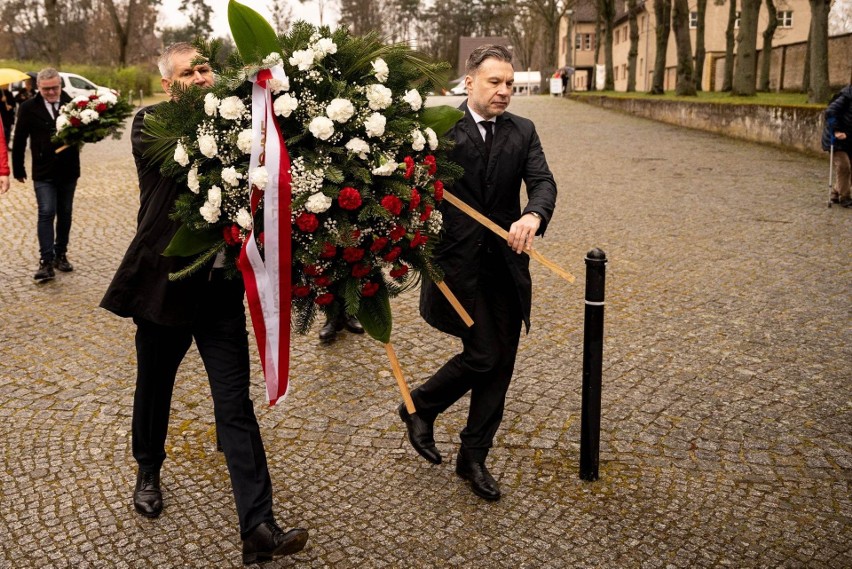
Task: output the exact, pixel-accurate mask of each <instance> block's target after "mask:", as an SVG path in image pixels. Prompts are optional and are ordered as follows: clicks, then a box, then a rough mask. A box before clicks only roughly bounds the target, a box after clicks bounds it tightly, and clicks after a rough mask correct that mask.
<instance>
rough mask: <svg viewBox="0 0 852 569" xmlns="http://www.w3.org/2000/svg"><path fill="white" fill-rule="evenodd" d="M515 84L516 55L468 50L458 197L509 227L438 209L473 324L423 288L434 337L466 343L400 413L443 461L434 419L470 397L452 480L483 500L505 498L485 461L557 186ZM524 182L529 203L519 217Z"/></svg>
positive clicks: (414, 436) (443, 261)
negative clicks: (517, 100)
mask: <svg viewBox="0 0 852 569" xmlns="http://www.w3.org/2000/svg"><path fill="white" fill-rule="evenodd" d="M513 84H514V70H513V68H512V55H511V53H510V52H509V51H508V50H507V49H506V48H505V47H503V46H498V45H485V46H482V47H479V48H477V49H475V50H474V51H473V53H471V55H470V57H469V58H468V60H467V75H466V76H465V86H466V87H467V93H468V98H467V101H466V102H465V103H463V104H462V105H461V106H460V107H459V108H460V109H461V110H463V111H464V113H465V116H464V118H462V119H461V120H460V121H459V122H458V123H456V125H455V126H454V127H453V128H452V130H451V131H450V133H449V136H450V138H452V139H453V140H454V141H455V146H454V148H453V149H452V151H451V152H450V155H449V157H450V158H451V159H452V160H454V161H456V162H457V163H459V164H460V165H461V166H462V167H464V172H465V173H464V176H463V177H462V178H461V179H459V180H458V181H457V182H455V183H454V185H453V188H452V191H453V193H454V194H456V195H457V196H458V197H459V198H460V199H461V200H463V201H465V202H467V203H468V204H469V205H471V206H472V207H473V208H474V209H477V210H479V211H480V212H483V213H486V214H487V215H488V217H489V218H490V219H491V220H492V221H493V222H495V223H497V224H498V225H500V226H501V227H503V228H507V229H508V233H509V235H508V242H507V241H506V240H501V239H500V238H499V237H496V236H495V235H494V234H493V233H491V232H490V231H489V230H488V229H486V228H485V227H483V226H482V225H480V224H479V223H477V222H476V221H474V220H473V219H471V218H469V217H468V216H467V215H466V214H464V213H463V212H462V211H460V210H459V209H457V208H455V207H453V206H449V205H448V204H447V201H446V200H444V201H443V202H441V205H440V210H441V213H442V214H443V218H444V237H443V239H442V241H441V243H440V244H439V245H438V246H437V247H436V249H435V261H436V262H437V264H438V265H439V266H440V267H441V268H442V269H443V271H444V275H445V280H446V283H447V285H448V286H449V288H450V290H452V291H453V292H454V293H455V295H456V297H458V299H459V300H460V301H461V303H462V304H463V305H464V307H465V309H466V310H467V311H468V313H469V314H470V315H471V316H472V317H473V321H474V324H473V326H472V327H471V328H467V327H466V326H465V325H464V323H463V322H462V321H461V319H460V318H459V317H458V315H457V314H456V312H455V310H454V309H453V308H452V307H451V306H450V304H449V303H448V302H447V301H446V299H445V298H444V296H443V294H441V293H440V292H439V290H438V288H437V287H436V286H435V284H434V283H433V282H431V281H428V280H425V281H424V283H423V285H422V288H421V294H420V314H421V315H422V316H423V318H424V319H425V320H426V322H428V323H429V324H430V325H432V326H434V327H435V328H437V329H438V330H441V331H442V332H446V333H448V334H452V335H454V336H458V337H460V338H461V339H462V345H463V350H462V353H460V354H458V355H456V356H455V357H453V358H452V359H450V360H449V361H448V362H447V363H445V364H444V366H443V367H441V368H440V369H439V370H438V371H437V372H435V374H434V375H433V376H432V377H431V378H430V379H428V380H427V381H426V382H425V383H424V384H423V385H421V386H419V387H418V388H417V389H415V390H414V391H412V392H411V397H412V399H413V400H414V405H415V407H416V409H417V412H416V413H414V414H409V413H408V412H407V410H406V408H405V406H404V405H400V407H399V414H400V417H401V418H402V420H403V421H404V422H405V424H406V427H407V429H408V438H409V441H410V442H411V444H412V446H414V448H415V450H417V452H418V453H420V455H421V456H423V457H424V458H426V459H427V460H428V461H430V462H432V463H435V464H438V463H440V462H441V455H440V454H439V453H438V450H437V448H436V447H435V440H434V436H433V423H434V421H435V418H436V417H437V416H438V415H440V414H441V413H442V412H444V411H445V410H446V409H447V408H449V407H450V406H451V405H452V404H453V403H455V402H456V401H458V400H459V399H460V398H461V397H462V396H463V395H465V394H466V393H467V392H470V409H469V411H468V417H467V425H466V426H465V428H464V429H463V430H462V432H461V434H460V438H461V448H460V449H459V453H458V456H457V459H456V474H458V475H459V476H460V477H462V478H463V479H465V480H468V481H469V482H470V487H471V490H472V491H473V492H474V493H475V494H476V495H478V496H480V497H482V498H484V499H486V500H497V499H499V498H500V488H499V486H498V485H497V482H496V481H495V480H494V478H493V477H492V476H491V474H490V473H489V472H488V469H487V468H486V466H485V459H486V457H487V456H488V452H489V449H490V448H491V446H492V444H493V441H494V435H495V433H496V432H497V429H498V427H499V426H500V422H501V420H502V418H503V408H504V404H505V400H506V393H507V391H508V389H509V382H510V380H511V378H512V371H513V369H514V365H515V354H516V353H517V349H518V340H519V337H520V332H521V325H522V324H523V323H525V324H526V326H527V330H529V322H530V321H529V316H530V308H531V302H532V282H531V279H530V272H529V256H527V255H522V254H521V253H522V252H523V251H524V250H526V249H528V248H529V247H531V246H532V242H533V238H534V236H535V235H536V234H544V230H545V228H546V227H547V223H548V220H549V219H550V217H551V215H552V213H553V208H554V206H555V204H556V183H555V181H554V179H553V175H552V174H551V173H550V169H549V168H548V166H547V161H546V160H545V157H544V152H543V151H542V148H541V142H540V141H539V138H538V135H537V134H536V130H535V126H534V125H533V123H532V122H531V121H529V120H527V119H524V118H521V117H519V116H516V115H513V114H511V113H508V112H506V108H507V107H508V105H509V101H510V100H511V97H512V88H513ZM521 182H524V183H525V184H526V187H527V193H528V197H529V201H528V203H527V205H526V207H525V208H524V210H523V212H521V208H520V192H521Z"/></svg>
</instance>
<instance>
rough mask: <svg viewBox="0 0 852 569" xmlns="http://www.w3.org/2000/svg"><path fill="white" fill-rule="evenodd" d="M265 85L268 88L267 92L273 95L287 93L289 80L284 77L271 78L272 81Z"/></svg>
mask: <svg viewBox="0 0 852 569" xmlns="http://www.w3.org/2000/svg"><path fill="white" fill-rule="evenodd" d="M266 85H267V87H269V90H270V91H272V94H273V95H275V94H277V93H280V92H281V91H289V90H290V78H289V77H287V76H286V75H285V76H284V79H276V78H275V77H273V78H272V79H270V80H269V81H267V82H266Z"/></svg>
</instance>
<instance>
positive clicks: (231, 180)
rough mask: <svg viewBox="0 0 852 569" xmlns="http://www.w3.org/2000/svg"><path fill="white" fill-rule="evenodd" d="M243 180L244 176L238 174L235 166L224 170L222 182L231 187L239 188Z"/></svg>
mask: <svg viewBox="0 0 852 569" xmlns="http://www.w3.org/2000/svg"><path fill="white" fill-rule="evenodd" d="M242 179H243V175H242V174H240V173H239V172H237V169H236V168H234V167H233V166H228V167H227V168H222V181H223V182H225V183H226V184H228V185H229V186H239V185H240V180H242Z"/></svg>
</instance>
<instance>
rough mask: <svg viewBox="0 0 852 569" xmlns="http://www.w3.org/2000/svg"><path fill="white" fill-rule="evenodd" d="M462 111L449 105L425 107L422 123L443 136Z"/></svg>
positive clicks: (457, 120)
mask: <svg viewBox="0 0 852 569" xmlns="http://www.w3.org/2000/svg"><path fill="white" fill-rule="evenodd" d="M463 116H464V113H463V112H462V111H460V110H459V109H457V108H455V107H451V106H449V105H439V106H437V107H426V108H425V109H423V115H422V117H421V118H422V121H423V124H424V125H426V126H428V127H429V128H431V129H432V130H434V131H435V134H437V135H438V136H443V135H444V134H446V132H447V131H448V130H450V129H451V128H453V126H454V125H455V124H456V123H457V122H459V120H460V119H461V118H462V117H463Z"/></svg>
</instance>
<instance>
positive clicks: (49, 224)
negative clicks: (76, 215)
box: [12, 67, 80, 283]
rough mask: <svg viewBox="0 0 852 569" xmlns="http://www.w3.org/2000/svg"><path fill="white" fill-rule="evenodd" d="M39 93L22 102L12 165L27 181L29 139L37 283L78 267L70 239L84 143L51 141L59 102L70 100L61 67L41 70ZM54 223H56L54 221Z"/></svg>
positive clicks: (38, 80) (16, 126)
mask: <svg viewBox="0 0 852 569" xmlns="http://www.w3.org/2000/svg"><path fill="white" fill-rule="evenodd" d="M36 84H37V85H38V94H36V96H35V97H33V98H31V99H28V100H26V101H24V102H23V103H21V106H20V108H19V109H18V118H17V121H16V122H15V138H14V148H13V149H12V170H13V174H14V177H15V179H16V180H18V181H19V182H21V183H23V182H26V181H27V170H26V168H25V167H24V152H25V151H26V149H27V140H29V141H30V151H31V154H32V176H33V186H34V187H35V195H36V203H37V204H38V225H37V228H38V248H39V258H40V260H39V264H38V270H37V271H36V273H35V275H33V279H34V280H35V281H36V282H37V283H43V282H46V281H49V280H52V279H53V278H54V277H55V276H56V273H55V272H54V269H58V270H60V271H63V272H69V271H73V270H74V267H73V266H72V265H71V263H69V262H68V257H67V256H66V253H67V251H68V239H69V236H70V234H71V210H72V208H73V205H74V192H75V191H76V189H77V178H79V177H80V149H79V148H77V147H76V146H72V147H70V148H66V149H64V150H63V151H62V152H59V153H57V152H56V150H57V149H58V148H59V147H60V146H61V145H60V144H56V143H54V142H51V138H52V137H53V135H54V134H56V117H57V116H59V107H60V106H62V105H64V104H65V103H68V102H69V101H71V97H70V96H69V95H68V94H67V93H66V92H64V91H63V90H62V79H61V78H60V77H59V72H58V71H57V70H56V69H53V68H52V67H48V68H45V69H42V70H41V71H39V72H38V75H37V76H36ZM54 223H55V227H54Z"/></svg>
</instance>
